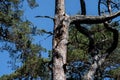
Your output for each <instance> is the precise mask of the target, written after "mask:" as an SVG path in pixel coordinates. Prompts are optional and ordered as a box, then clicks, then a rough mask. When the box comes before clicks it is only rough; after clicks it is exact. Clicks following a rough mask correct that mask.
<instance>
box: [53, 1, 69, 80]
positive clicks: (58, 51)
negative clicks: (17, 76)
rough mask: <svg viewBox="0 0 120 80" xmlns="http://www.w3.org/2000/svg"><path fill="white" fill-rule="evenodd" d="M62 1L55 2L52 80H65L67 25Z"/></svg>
mask: <svg viewBox="0 0 120 80" xmlns="http://www.w3.org/2000/svg"><path fill="white" fill-rule="evenodd" d="M65 19H66V16H65V12H64V0H56V4H55V20H54V36H53V80H66V76H65V71H64V69H65V65H66V54H67V40H68V25H67V24H66V22H65Z"/></svg>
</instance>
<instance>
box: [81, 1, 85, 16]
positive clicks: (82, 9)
mask: <svg viewBox="0 0 120 80" xmlns="http://www.w3.org/2000/svg"><path fill="white" fill-rule="evenodd" d="M80 5H81V15H86V5H85V1H84V0H80Z"/></svg>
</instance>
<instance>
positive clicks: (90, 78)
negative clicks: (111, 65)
mask: <svg viewBox="0 0 120 80" xmlns="http://www.w3.org/2000/svg"><path fill="white" fill-rule="evenodd" d="M107 55H108V53H106V54H103V55H101V54H98V55H96V56H95V57H94V62H93V64H92V65H91V67H90V69H89V71H88V73H87V74H86V75H84V79H83V80H94V75H95V73H96V70H97V69H98V68H99V67H100V66H102V64H103V63H104V61H105V59H106V57H107Z"/></svg>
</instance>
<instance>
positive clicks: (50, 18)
mask: <svg viewBox="0 0 120 80" xmlns="http://www.w3.org/2000/svg"><path fill="white" fill-rule="evenodd" d="M35 17H36V18H49V19H52V20H54V18H53V17H50V16H35Z"/></svg>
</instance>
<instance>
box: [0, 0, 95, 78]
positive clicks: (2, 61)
mask: <svg viewBox="0 0 120 80" xmlns="http://www.w3.org/2000/svg"><path fill="white" fill-rule="evenodd" d="M25 1H26V0H25ZM85 1H86V2H87V4H86V5H87V11H88V12H87V14H88V15H96V14H97V3H96V2H97V1H95V0H85ZM37 2H38V3H39V7H37V8H34V9H30V8H29V7H28V4H27V3H26V2H25V3H24V7H23V9H24V11H25V14H24V19H25V20H26V19H28V20H30V21H31V22H32V23H33V24H34V25H35V26H37V27H38V28H39V29H45V30H47V31H52V30H53V26H54V25H53V21H52V20H50V19H43V18H35V16H38V15H40V16H52V17H54V2H55V1H54V0H37ZM65 3H66V13H67V14H68V15H75V14H76V13H78V12H79V10H80V8H79V7H80V6H79V0H65ZM34 38H35V39H34V42H40V44H41V45H42V46H43V47H45V48H47V49H48V50H50V49H51V47H52V37H49V38H47V39H45V38H46V36H43V37H41V36H34ZM46 55H47V54H46V53H44V54H43V56H46ZM9 60H10V58H9V53H8V52H7V51H4V52H0V65H1V66H0V76H2V75H3V74H10V73H11V72H13V71H12V70H11V67H8V66H9V64H7V62H8V61H9Z"/></svg>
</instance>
